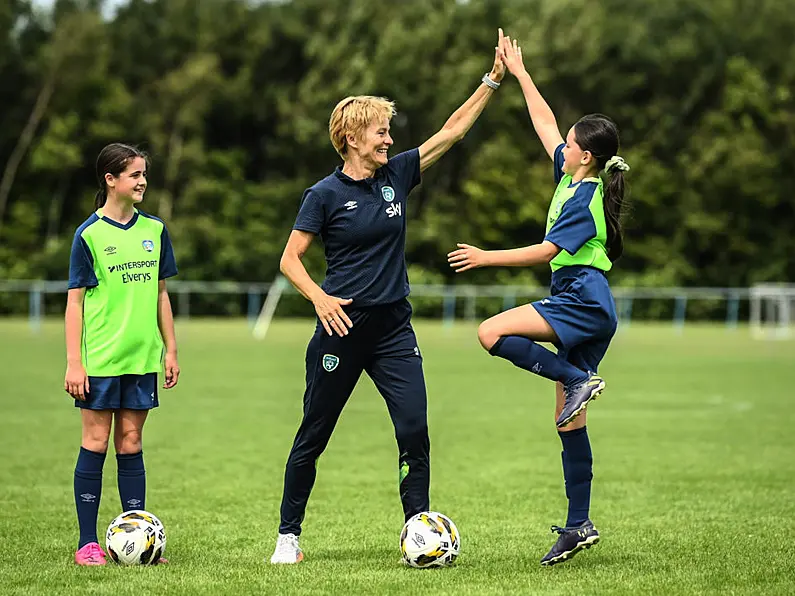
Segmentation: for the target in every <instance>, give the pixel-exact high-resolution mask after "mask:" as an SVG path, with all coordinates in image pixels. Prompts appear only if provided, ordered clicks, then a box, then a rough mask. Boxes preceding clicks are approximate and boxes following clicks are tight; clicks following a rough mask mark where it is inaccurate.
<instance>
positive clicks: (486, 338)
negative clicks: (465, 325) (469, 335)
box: [478, 321, 500, 352]
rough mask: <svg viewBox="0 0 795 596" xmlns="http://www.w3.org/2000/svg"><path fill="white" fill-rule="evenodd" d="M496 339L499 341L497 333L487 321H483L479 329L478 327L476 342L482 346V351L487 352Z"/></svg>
mask: <svg viewBox="0 0 795 596" xmlns="http://www.w3.org/2000/svg"><path fill="white" fill-rule="evenodd" d="M498 339H500V336H499V333H497V331H496V330H495V329H494V328H493V327H492V326H491V325H490V324H489V322H488V321H484V322H483V323H481V324H480V327H478V340H480V345H481V346H483V349H484V350H486V351H487V352H488V351H489V350H491V348H492V347H493V346H494V344H496V343H497V340H498Z"/></svg>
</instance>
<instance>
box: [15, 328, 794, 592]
mask: <svg viewBox="0 0 795 596" xmlns="http://www.w3.org/2000/svg"><path fill="white" fill-rule="evenodd" d="M416 329H417V334H418V337H419V341H420V347H421V349H422V351H423V355H424V359H425V374H426V379H427V384H428V392H429V398H430V404H429V417H430V428H431V445H432V447H431V452H432V481H431V499H432V506H433V507H434V508H435V509H438V510H439V511H442V512H444V513H446V514H447V515H449V516H450V517H451V518H452V519H453V520H454V521H455V522H456V524H457V525H458V527H459V529H460V530H461V534H462V552H461V557H460V558H459V562H458V564H457V565H456V566H455V567H454V568H450V569H439V570H413V569H407V568H404V567H402V566H401V565H400V564H399V562H398V559H399V551H398V544H397V543H398V534H399V531H400V528H401V526H402V514H401V508H400V502H399V499H398V495H397V477H398V470H397V450H396V447H395V443H394V437H393V434H392V427H391V424H390V422H389V418H388V415H387V412H386V407H385V405H384V402H383V400H382V399H381V398H380V396H379V395H378V394H377V392H376V391H375V389H374V387H373V385H372V383H371V382H370V381H369V380H368V379H366V378H364V379H363V380H362V381H361V382H360V384H359V386H358V387H357V389H356V392H355V393H354V395H353V397H352V399H351V401H350V402H349V404H348V406H347V407H346V409H345V411H344V412H343V415H342V418H341V420H340V423H339V425H338V427H337V430H336V432H335V434H334V436H333V438H332V440H331V443H330V445H329V448H328V449H327V451H326V453H325V454H324V455H323V457H322V458H321V459H320V461H319V464H318V480H317V484H316V485H315V490H314V493H313V495H312V498H311V500H310V502H309V508H308V512H307V518H306V521H305V524H304V534H303V537H302V546H303V548H304V551H305V553H306V561H305V562H304V563H302V564H300V565H297V566H294V567H273V566H270V565H269V564H267V563H265V562H264V559H265V558H267V557H269V556H270V554H271V552H272V549H273V546H274V542H275V537H276V531H277V525H278V509H279V500H280V497H281V488H282V478H283V472H284V464H285V461H286V458H287V453H288V451H289V448H290V445H291V442H292V438H293V435H294V433H295V430H296V428H297V425H298V422H299V420H300V414H301V396H302V392H303V354H304V349H305V346H306V343H307V341H308V339H309V337H310V335H311V333H312V323H311V322H310V321H308V320H307V321H277V322H276V323H275V324H274V326H273V327H272V328H271V332H270V333H269V335H268V337H267V339H266V340H265V341H263V342H256V341H254V340H253V339H252V338H251V335H250V332H249V328H248V326H247V324H246V323H245V322H243V321H191V322H179V323H178V325H177V333H178V337H179V340H180V365H181V367H182V370H183V376H182V378H181V380H180V383H179V386H178V387H177V388H176V389H174V390H172V391H171V392H162V393H161V400H160V402H161V407H160V408H159V409H158V410H155V411H154V413H153V414H152V415H151V417H150V419H149V421H148V422H147V426H146V429H145V433H144V454H145V459H146V465H147V476H148V478H147V481H148V495H147V508H148V509H150V510H151V511H152V512H154V513H155V514H157V515H158V516H160V518H161V519H162V520H163V521H164V523H165V525H166V530H167V533H168V548H167V553H166V555H167V556H168V557H169V559H170V561H171V563H170V565H168V566H167V567H157V568H119V567H115V566H107V567H105V568H77V567H76V566H75V565H74V563H73V562H72V556H73V553H74V549H75V547H76V541H77V521H76V517H75V514H74V501H73V495H72V473H73V469H74V464H75V459H76V457H77V450H78V446H79V441H80V426H79V418H78V414H77V412H76V411H75V408H73V407H72V404H71V399H70V398H69V397H68V396H67V395H66V393H64V391H63V390H62V388H61V387H62V384H63V373H64V348H63V341H62V336H63V330H62V323H61V322H60V321H51V322H48V323H46V324H45V326H44V327H43V329H42V331H41V333H40V334H38V335H34V334H32V333H31V332H30V331H29V329H28V327H27V323H26V322H24V321H14V320H2V321H0V337H1V338H2V342H1V343H0V387H2V388H3V397H2V404H3V413H2V416H0V447H1V448H2V457H0V535H1V536H2V544H3V548H2V549H0V576H2V581H0V593H3V594H46V595H52V594H80V595H84V594H112V595H121V594H130V595H139V594H146V593H152V594H190V595H194V594H213V595H215V594H235V595H237V596H239V595H243V594H255V593H256V594H269V593H279V594H302V595H313V594H439V595H441V594H451V595H453V594H454V595H465V594H511V595H513V594H566V595H569V594H727V593H732V594H762V593H767V594H787V593H789V594H792V593H795V564H793V556H794V555H795V547H794V546H793V542H792V540H791V538H790V536H792V535H793V532H795V522H793V517H795V516H794V515H793V514H795V480H793V479H794V478H795V457H794V456H795V449H794V448H795V432H794V431H793V428H795V425H794V424H793V422H795V420H794V419H793V418H794V417H793V414H792V407H793V399H795V396H793V394H792V387H793V380H795V373H794V372H793V370H794V368H793V365H794V364H795V342H769V343H766V342H755V341H752V340H751V339H750V338H749V335H748V333H747V331H746V330H744V329H743V328H740V329H739V330H736V331H727V330H725V329H724V328H722V327H700V326H695V325H688V326H687V327H685V329H684V331H683V333H681V334H678V333H677V332H676V331H675V330H674V329H673V328H671V327H669V326H644V325H639V324H635V323H633V325H632V326H631V327H629V328H627V329H623V330H622V331H621V332H620V333H619V336H618V337H617V338H616V340H615V343H614V345H613V347H612V348H611V350H610V352H609V354H608V356H607V359H606V361H605V363H604V365H603V367H602V368H601V369H600V372H601V374H603V376H604V377H605V379H606V380H607V384H608V385H607V389H606V391H605V393H604V395H603V396H602V398H601V399H600V400H599V401H597V402H596V403H595V404H593V406H592V407H591V408H590V409H589V414H588V415H589V423H588V428H589V434H590V436H591V441H592V445H593V451H594V458H595V470H594V474H595V479H594V487H593V495H592V519H593V520H594V521H595V523H596V525H597V527H598V528H599V530H600V532H601V534H602V542H601V543H600V544H598V545H597V546H596V547H594V548H592V549H591V550H589V551H584V552H583V553H581V554H579V555H578V556H577V557H576V558H574V559H573V560H572V561H571V562H569V563H565V564H562V565H559V566H556V567H553V568H542V567H540V566H539V564H538V561H539V559H540V558H541V556H543V555H544V553H546V551H547V550H548V549H549V547H550V546H551V544H552V543H553V542H554V540H555V538H556V535H553V534H551V533H550V532H549V526H550V525H551V524H560V525H562V524H563V523H564V522H565V511H566V501H565V496H564V492H563V478H562V472H561V466H560V442H559V440H558V437H557V434H556V432H555V429H554V421H553V404H554V393H553V390H554V388H553V385H552V383H550V382H549V381H545V380H544V379H539V378H536V377H535V376H534V375H531V374H528V373H525V372H523V371H521V370H518V369H515V368H513V367H512V366H511V365H510V364H509V363H507V362H505V361H502V360H498V359H496V358H490V357H489V356H488V355H487V354H486V353H485V352H483V351H482V350H481V349H480V347H479V346H478V344H477V339H476V334H475V326H474V325H471V324H466V323H461V324H458V325H456V326H455V327H454V328H452V329H446V328H443V327H442V326H441V325H440V324H438V323H431V322H422V321H420V322H417V324H416ZM119 511H120V505H119V499H118V493H117V490H116V470H115V458H114V457H113V454H112V451H111V453H109V457H108V459H107V461H106V466H105V477H104V487H103V493H102V506H101V510H100V522H99V526H100V528H99V530H100V535H102V534H103V530H104V528H105V526H106V524H107V523H108V522H109V521H110V520H111V519H112V518H113V517H114V516H115V515H117V514H118V513H119Z"/></svg>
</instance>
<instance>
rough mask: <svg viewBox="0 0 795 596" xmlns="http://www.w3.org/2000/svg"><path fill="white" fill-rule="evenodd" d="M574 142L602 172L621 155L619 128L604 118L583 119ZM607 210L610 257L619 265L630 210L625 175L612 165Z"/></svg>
mask: <svg viewBox="0 0 795 596" xmlns="http://www.w3.org/2000/svg"><path fill="white" fill-rule="evenodd" d="M574 138H575V139H576V140H577V144H578V145H579V146H580V149H582V150H583V151H590V153H591V155H593V157H594V159H595V160H596V166H597V169H598V170H599V172H601V171H602V170H604V168H605V164H606V163H607V162H608V161H609V160H610V158H611V157H613V156H615V155H617V154H618V147H619V138H618V126H616V123H615V122H613V121H612V120H611V119H610V118H608V117H607V116H605V115H603V114H589V115H587V116H583V117H582V118H580V120H579V121H578V122H577V123H576V124H575V125H574ZM605 173H606V174H607V177H608V180H607V184H606V185H605V194H604V210H605V223H606V224H607V244H606V247H607V257H608V258H609V259H610V260H611V261H616V260H617V259H619V258H620V257H621V255H622V254H623V252H624V230H623V227H622V223H621V220H622V218H623V215H624V211H625V208H626V205H625V201H624V172H623V170H621V169H619V168H618V167H616V166H615V165H613V164H611V167H610V169H609V170H608V171H607V172H605Z"/></svg>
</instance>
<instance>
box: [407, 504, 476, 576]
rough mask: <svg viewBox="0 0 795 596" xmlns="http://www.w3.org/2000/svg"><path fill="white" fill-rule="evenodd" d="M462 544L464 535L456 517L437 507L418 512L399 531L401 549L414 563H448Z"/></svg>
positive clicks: (443, 564) (429, 565) (456, 554)
mask: <svg viewBox="0 0 795 596" xmlns="http://www.w3.org/2000/svg"><path fill="white" fill-rule="evenodd" d="M460 548H461V535H460V534H459V533H458V528H456V526H455V524H454V523H453V520H451V519H450V518H449V517H447V516H446V515H442V514H441V513H438V512H436V511H423V512H422V513H418V514H417V515H415V516H414V517H412V518H411V519H409V520H408V521H407V522H406V525H404V526H403V531H402V532H401V533H400V552H401V553H402V554H403V561H404V562H405V563H406V564H407V565H409V566H411V567H419V568H426V567H447V566H449V565H452V564H453V562H454V561H455V560H456V558H457V557H458V551H459V550H460Z"/></svg>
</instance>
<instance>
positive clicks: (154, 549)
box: [105, 510, 166, 565]
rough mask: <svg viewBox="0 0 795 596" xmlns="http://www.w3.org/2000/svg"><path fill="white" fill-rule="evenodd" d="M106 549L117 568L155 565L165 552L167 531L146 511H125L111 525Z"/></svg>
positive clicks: (106, 538) (107, 535) (106, 539)
mask: <svg viewBox="0 0 795 596" xmlns="http://www.w3.org/2000/svg"><path fill="white" fill-rule="evenodd" d="M105 546H106V548H107V551H108V556H109V557H110V558H111V559H112V560H113V561H115V562H116V563H118V564H119V565H157V563H158V562H159V561H160V557H162V556H163V553H164V552H165V550H166V530H165V528H164V527H163V522H161V521H160V520H159V519H158V518H157V516H155V515H153V514H152V513H149V512H148V511H142V510H133V511H125V512H124V513H122V514H121V515H119V516H118V517H117V518H116V519H114V520H113V521H112V522H110V525H109V526H108V531H107V534H106V536H105Z"/></svg>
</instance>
